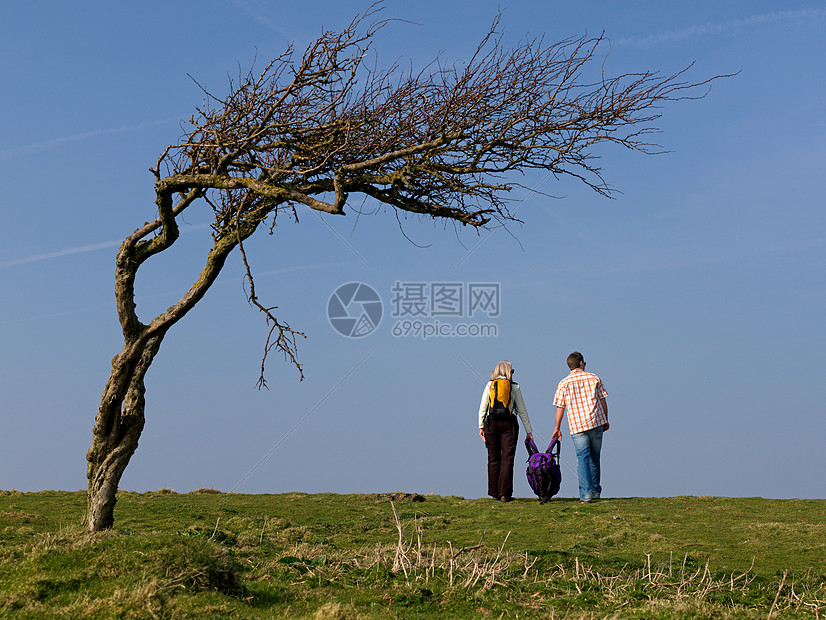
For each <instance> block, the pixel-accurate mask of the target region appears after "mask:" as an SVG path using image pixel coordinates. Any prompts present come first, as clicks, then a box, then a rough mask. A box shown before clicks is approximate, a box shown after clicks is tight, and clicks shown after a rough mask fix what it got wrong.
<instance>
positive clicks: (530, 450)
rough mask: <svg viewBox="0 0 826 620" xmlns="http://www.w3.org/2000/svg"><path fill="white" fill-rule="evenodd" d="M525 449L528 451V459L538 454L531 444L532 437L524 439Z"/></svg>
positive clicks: (537, 450) (534, 446)
mask: <svg viewBox="0 0 826 620" xmlns="http://www.w3.org/2000/svg"><path fill="white" fill-rule="evenodd" d="M525 449H526V450H527V451H528V456H529V457H530V456H533V455H534V454H536V453H537V452H539V448H537V447H536V444H535V443H534V442H533V437H525Z"/></svg>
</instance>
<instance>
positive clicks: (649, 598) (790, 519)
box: [0, 490, 826, 619]
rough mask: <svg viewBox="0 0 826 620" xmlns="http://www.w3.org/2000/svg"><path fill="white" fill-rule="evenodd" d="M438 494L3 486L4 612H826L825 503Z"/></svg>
mask: <svg viewBox="0 0 826 620" xmlns="http://www.w3.org/2000/svg"><path fill="white" fill-rule="evenodd" d="M413 499H419V498H418V497H417V498H413ZM424 499H425V501H411V498H410V497H396V498H395V501H393V502H392V503H391V499H390V498H389V497H388V496H386V495H385V496H380V495H335V494H316V495H307V494H302V493H289V494H281V495H235V494H231V495H227V494H218V493H210V492H206V491H201V492H193V493H187V494H176V493H172V492H169V491H163V490H162V491H158V492H154V493H144V494H138V493H127V492H121V493H119V495H118V505H117V509H116V512H115V528H114V529H113V530H112V531H110V532H106V533H103V534H98V535H89V534H86V533H84V532H83V531H82V528H81V525H80V524H81V520H82V517H83V512H84V509H85V495H84V494H83V493H79V492H78V493H66V492H56V491H44V492H41V493H18V492H15V491H0V617H12V616H13V617H15V618H44V617H49V618H52V617H54V618H60V617H64V618H77V617H85V618H209V617H216V618H225V617H236V618H271V617H288V618H361V617H366V618H432V617H475V618H478V617H487V616H490V617H492V618H499V617H511V618H516V617H521V618H526V617H530V618H543V617H544V618H592V617H593V618H603V617H605V618H763V619H765V618H767V617H768V616H769V615H770V612H771V614H772V617H778V618H818V617H826V578H825V577H824V576H825V575H826V501H824V500H766V499H760V498H738V499H731V498H712V497H676V498H628V499H609V500H603V501H601V502H599V503H595V504H591V505H582V504H579V503H578V502H577V501H574V500H570V499H564V498H562V499H554V500H553V501H551V502H550V503H548V504H545V505H540V504H539V503H538V502H537V501H536V500H533V499H530V500H529V499H517V500H516V501H514V502H511V503H508V504H503V503H499V502H493V501H491V500H488V499H463V498H460V497H439V496H425V498H424Z"/></svg>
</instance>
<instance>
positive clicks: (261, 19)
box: [231, 0, 306, 41]
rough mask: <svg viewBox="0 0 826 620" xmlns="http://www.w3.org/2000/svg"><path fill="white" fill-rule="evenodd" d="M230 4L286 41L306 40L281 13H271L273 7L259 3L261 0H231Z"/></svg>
mask: <svg viewBox="0 0 826 620" xmlns="http://www.w3.org/2000/svg"><path fill="white" fill-rule="evenodd" d="M231 2H232V4H234V5H235V7H236V8H238V9H240V10H241V11H242V12H243V13H245V14H246V15H247V16H249V17H251V18H252V19H253V20H255V21H257V22H258V23H259V24H261V25H262V26H265V27H267V28H269V29H270V30H272V31H274V32H276V33H277V34H279V35H281V36H282V37H284V38H285V39H286V40H287V41H294V40H295V39H296V38H299V39H300V38H306V34H304V33H297V30H298V29H297V28H296V26H295V24H291V23H289V22H286V21H285V20H284V18H283V11H281V12H279V11H275V12H273V7H272V6H271V5H270V4H267V3H264V2H261V0H231ZM297 35H299V36H297Z"/></svg>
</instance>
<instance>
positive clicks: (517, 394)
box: [479, 377, 533, 434]
mask: <svg viewBox="0 0 826 620" xmlns="http://www.w3.org/2000/svg"><path fill="white" fill-rule="evenodd" d="M499 378H500V379H505V378H506V377H499ZM491 383H492V382H491V381H488V382H487V384H486V385H485V391H484V392H482V402H481V403H480V404H479V428H484V427H485V419H486V418H487V417H488V408H489V407H490V384H491ZM510 410H511V413H515V414H516V415H518V416H519V419H520V420H522V427H523V428H524V429H525V432H526V433H531V434H533V428H532V427H531V419H530V418H529V417H528V408H527V407H525V400H524V399H523V398H522V390H521V389H519V384H518V383H513V382H512V383H511V404H510Z"/></svg>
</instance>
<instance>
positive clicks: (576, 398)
mask: <svg viewBox="0 0 826 620" xmlns="http://www.w3.org/2000/svg"><path fill="white" fill-rule="evenodd" d="M607 395H608V392H607V391H606V390H605V386H604V385H602V381H601V380H600V378H599V377H597V376H596V375H595V374H593V373H590V372H585V371H584V370H580V369H579V368H577V369H575V370H572V371H571V374H569V375H568V376H567V377H565V378H564V379H563V380H562V381H560V382H559V385H558V386H557V388H556V394H555V395H554V405H556V406H557V407H563V408H565V409H566V410H567V413H568V426H569V427H570V429H571V434H572V435H573V434H575V433H582V432H585V431H588V430H591V429H592V428H597V427H599V426H602V425H603V424H605V423H606V422H608V415H607V414H606V413H605V409H604V408H603V406H602V400H601V399H603V398H605V397H606V396H607Z"/></svg>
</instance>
